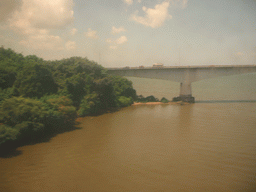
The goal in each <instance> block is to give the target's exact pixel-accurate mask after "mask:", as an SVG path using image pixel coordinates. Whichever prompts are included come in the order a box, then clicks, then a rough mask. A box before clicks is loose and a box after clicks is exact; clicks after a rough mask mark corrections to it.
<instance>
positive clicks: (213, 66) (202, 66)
mask: <svg viewBox="0 0 256 192" xmlns="http://www.w3.org/2000/svg"><path fill="white" fill-rule="evenodd" d="M240 67H243V68H245V67H252V68H253V67H256V64H253V65H190V66H161V67H152V66H143V67H112V68H107V69H108V70H130V69H178V68H179V69H186V68H190V69H191V68H201V69H202V68H240Z"/></svg>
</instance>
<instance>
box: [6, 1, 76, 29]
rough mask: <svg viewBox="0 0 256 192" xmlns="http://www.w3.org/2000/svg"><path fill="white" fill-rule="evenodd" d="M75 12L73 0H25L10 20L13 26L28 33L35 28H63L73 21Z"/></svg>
mask: <svg viewBox="0 0 256 192" xmlns="http://www.w3.org/2000/svg"><path fill="white" fill-rule="evenodd" d="M73 14H74V12H73V0H58V1H52V0H44V1H41V0H23V4H22V6H21V8H20V9H19V10H16V11H15V12H14V14H13V16H12V18H10V20H9V22H10V26H11V27H12V28H14V29H17V30H20V32H25V33H26V34H27V33H28V32H29V31H34V30H35V29H56V28H63V27H65V26H66V25H68V24H70V23H71V22H73V20H74V15H73ZM28 28H29V29H28Z"/></svg>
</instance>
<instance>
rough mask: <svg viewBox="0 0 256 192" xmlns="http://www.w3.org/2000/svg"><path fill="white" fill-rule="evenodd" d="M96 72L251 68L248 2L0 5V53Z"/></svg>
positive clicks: (254, 59) (253, 2) (253, 46)
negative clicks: (97, 67)
mask: <svg viewBox="0 0 256 192" xmlns="http://www.w3.org/2000/svg"><path fill="white" fill-rule="evenodd" d="M1 45H3V46H4V47H5V48H11V49H13V50H15V51H17V52H19V53H22V54H24V55H32V54H35V55H37V56H39V57H42V58H44V59H47V60H48V59H50V60H55V59H61V58H68V57H71V56H82V57H87V58H88V59H90V60H94V61H96V62H99V63H100V64H101V65H103V66H104V67H117V66H120V67H124V66H139V65H145V66H151V65H152V64H153V63H156V62H158V63H163V64H164V65H212V64H216V65H218V64H256V0H0V46H1Z"/></svg>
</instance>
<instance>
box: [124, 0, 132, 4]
mask: <svg viewBox="0 0 256 192" xmlns="http://www.w3.org/2000/svg"><path fill="white" fill-rule="evenodd" d="M124 2H125V3H126V4H127V5H132V4H133V0H124Z"/></svg>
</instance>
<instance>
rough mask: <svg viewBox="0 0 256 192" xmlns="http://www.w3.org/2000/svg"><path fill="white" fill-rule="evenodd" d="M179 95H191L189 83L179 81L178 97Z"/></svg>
mask: <svg viewBox="0 0 256 192" xmlns="http://www.w3.org/2000/svg"><path fill="white" fill-rule="evenodd" d="M181 96H192V91H191V83H187V82H185V83H180V97H181Z"/></svg>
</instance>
